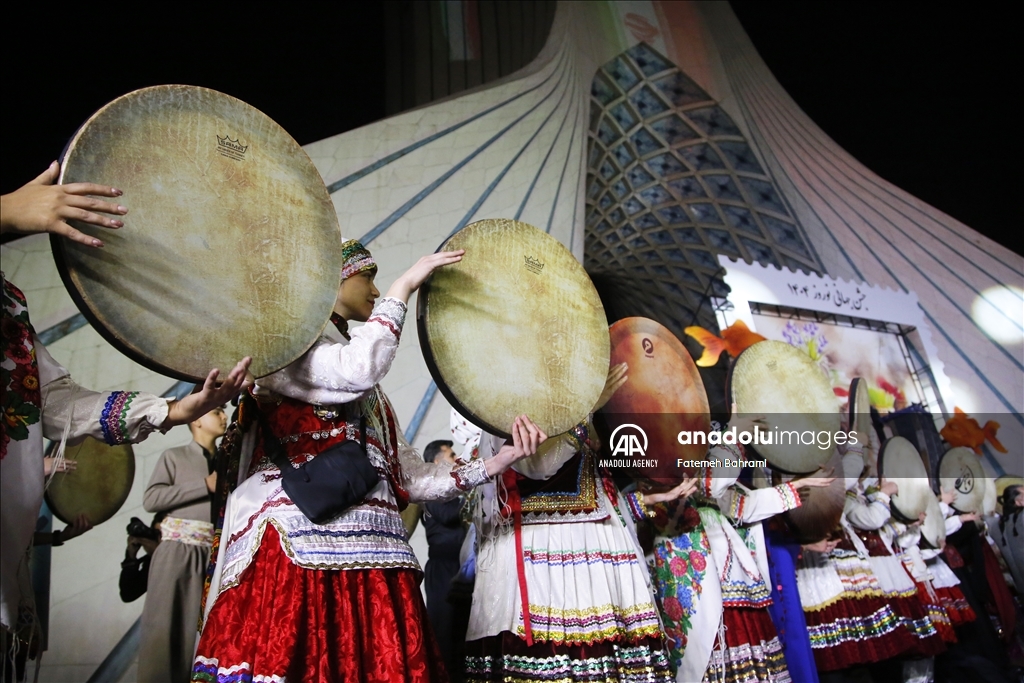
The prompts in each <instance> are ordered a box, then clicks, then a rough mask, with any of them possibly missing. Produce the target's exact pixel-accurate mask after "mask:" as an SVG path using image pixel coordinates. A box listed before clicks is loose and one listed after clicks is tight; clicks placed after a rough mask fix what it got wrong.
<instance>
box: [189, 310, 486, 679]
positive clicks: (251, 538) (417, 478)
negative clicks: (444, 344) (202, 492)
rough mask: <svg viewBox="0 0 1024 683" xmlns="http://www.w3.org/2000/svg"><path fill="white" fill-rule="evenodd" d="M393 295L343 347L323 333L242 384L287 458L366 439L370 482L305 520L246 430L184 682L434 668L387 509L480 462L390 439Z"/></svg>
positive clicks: (411, 578) (399, 530)
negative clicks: (437, 457) (385, 385)
mask: <svg viewBox="0 0 1024 683" xmlns="http://www.w3.org/2000/svg"><path fill="white" fill-rule="evenodd" d="M405 315H406V305H405V304H404V303H403V302H401V301H399V300H396V299H389V298H384V299H381V300H380V301H378V302H377V305H376V306H375V307H374V309H373V313H372V315H371V317H370V318H369V320H368V321H367V322H366V324H365V325H362V326H361V327H359V328H358V329H356V330H355V331H354V332H352V334H351V341H350V343H348V344H347V345H346V344H345V343H344V340H343V339H342V338H341V335H340V334H339V333H338V332H335V331H333V330H332V331H329V332H327V333H325V336H324V337H323V338H321V339H320V340H319V341H318V342H317V343H316V344H314V346H313V347H312V348H311V349H310V350H309V351H308V352H306V354H305V355H303V356H302V357H301V358H300V359H299V360H297V361H296V362H294V363H292V364H291V365H290V366H288V367H287V368H285V369H283V370H281V371H279V372H276V373H274V374H272V375H270V376H268V377H264V378H261V379H260V380H259V381H258V382H257V384H256V386H255V388H254V390H253V396H254V397H255V398H256V400H257V403H258V409H259V410H260V411H261V412H262V413H263V415H264V416H265V417H266V419H267V421H268V423H269V425H270V427H271V429H272V431H273V433H274V436H275V437H277V438H278V439H279V440H280V441H281V442H282V444H283V445H284V447H285V449H286V452H287V455H288V457H289V458H290V459H291V460H292V462H293V464H300V463H302V462H305V461H307V460H310V459H312V458H315V457H316V456H317V455H318V454H319V453H322V452H323V451H324V450H326V449H327V448H329V447H331V446H333V445H335V444H338V443H341V442H343V441H345V440H347V439H358V438H359V434H358V428H359V419H358V416H359V414H360V413H361V414H363V415H365V416H366V418H367V419H366V443H367V453H368V456H369V458H370V461H371V462H372V463H373V464H374V466H375V467H376V468H377V470H378V472H379V473H380V475H381V479H380V482H379V483H378V484H377V486H376V487H375V488H374V489H373V490H372V491H371V492H370V493H369V494H368V495H367V496H366V498H365V499H364V500H363V501H362V502H361V503H359V504H357V505H355V506H353V507H351V508H349V509H348V510H346V511H345V512H343V513H342V514H341V515H339V516H338V517H337V518H335V519H333V520H331V521H330V522H328V523H326V524H314V523H313V522H311V521H310V520H309V519H307V518H306V516H305V515H303V514H302V512H300V511H299V509H298V508H297V507H296V506H295V505H294V504H293V503H292V502H291V500H290V499H289V498H288V497H287V496H286V495H285V493H284V491H283V490H282V488H281V481H280V478H281V475H280V470H279V469H278V468H277V467H276V466H275V465H274V464H273V463H272V462H270V460H269V459H268V458H267V456H266V455H265V454H264V452H263V448H262V440H261V438H257V435H256V433H255V432H256V429H255V425H254V429H253V430H252V431H250V432H249V433H247V434H246V435H245V437H244V439H243V442H242V443H243V453H244V454H245V455H248V454H251V458H249V457H244V458H243V461H242V463H241V466H240V469H239V471H240V472H241V473H242V475H241V476H242V479H243V480H242V481H241V482H240V483H239V485H238V488H237V489H235V491H234V492H233V493H232V494H231V495H230V497H229V498H228V503H227V509H226V512H225V518H224V528H223V532H222V534H221V537H220V538H221V540H220V545H219V550H218V559H217V566H216V570H215V572H214V575H213V579H212V582H211V589H210V593H209V596H210V597H209V600H208V603H207V606H206V610H207V614H206V617H205V623H204V626H203V632H202V636H201V639H200V642H199V647H198V651H197V654H196V659H195V665H194V670H193V674H192V679H193V680H196V681H284V680H285V679H286V678H287V680H289V681H293V680H294V681H342V680H344V681H382V682H383V681H432V680H445V679H446V678H447V677H446V675H445V673H444V669H443V666H442V665H441V662H440V655H439V653H438V650H437V644H436V642H435V641H434V638H433V635H432V634H431V632H430V628H429V626H428V624H427V614H426V608H425V607H424V604H423V598H422V595H421V593H420V589H419V581H420V577H421V570H420V566H419V563H418V562H417V561H416V557H415V555H414V554H413V551H412V548H410V547H409V544H408V542H407V541H406V534H405V527H404V526H403V524H402V518H401V516H400V514H399V512H400V510H401V509H402V508H404V507H405V505H406V504H407V503H408V502H409V501H410V500H415V501H431V500H445V499H449V498H452V497H454V496H456V495H458V494H459V493H460V492H461V491H465V490H468V489H470V488H472V487H473V486H476V485H478V484H480V483H482V482H484V481H486V479H487V476H486V473H485V470H484V464H483V462H482V461H475V462H473V463H469V464H466V465H462V466H459V467H456V468H454V469H453V468H450V467H449V466H447V465H444V464H441V463H425V462H423V459H422V458H421V457H420V456H419V455H418V454H417V453H416V452H415V451H414V450H412V448H410V447H409V446H408V444H406V443H405V442H404V440H402V438H401V437H400V434H399V431H398V425H397V424H396V421H395V417H394V413H393V411H392V409H391V406H390V404H389V403H388V401H387V399H386V398H385V397H384V394H383V393H382V392H381V391H380V389H379V388H378V387H377V383H378V382H379V381H380V380H381V379H382V378H383V377H384V375H385V374H386V373H387V371H388V369H389V368H390V367H391V362H392V360H393V359H394V356H395V352H396V350H397V348H398V341H399V335H400V334H401V330H402V325H403V323H404V320H405Z"/></svg>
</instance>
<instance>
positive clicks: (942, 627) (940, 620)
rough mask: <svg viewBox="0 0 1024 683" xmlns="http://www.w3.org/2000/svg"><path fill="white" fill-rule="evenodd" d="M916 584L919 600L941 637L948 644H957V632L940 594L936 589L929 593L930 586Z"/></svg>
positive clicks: (916, 582) (917, 582)
mask: <svg viewBox="0 0 1024 683" xmlns="http://www.w3.org/2000/svg"><path fill="white" fill-rule="evenodd" d="M914 584H915V585H916V586H917V598H918V600H920V601H921V604H922V605H924V608H925V610H926V611H927V612H928V619H929V620H931V622H932V625H933V626H934V627H935V630H936V631H937V632H938V634H939V637H940V638H942V640H943V641H945V642H947V643H955V642H956V631H954V630H953V624H952V623H951V622H950V619H949V614H948V613H947V612H946V608H945V607H943V606H942V600H941V599H940V598H939V595H938V592H936V591H935V589H934V588H932V590H931V592H929V590H928V586H927V585H925V584H923V583H921V582H920V581H915V582H914Z"/></svg>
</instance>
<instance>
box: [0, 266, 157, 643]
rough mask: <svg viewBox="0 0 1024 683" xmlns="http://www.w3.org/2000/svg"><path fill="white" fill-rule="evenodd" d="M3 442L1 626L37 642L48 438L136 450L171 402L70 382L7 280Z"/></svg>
mask: <svg viewBox="0 0 1024 683" xmlns="http://www.w3.org/2000/svg"><path fill="white" fill-rule="evenodd" d="M3 345H4V359H3V364H2V366H0V367H2V373H0V374H2V376H0V386H2V387H3V410H4V419H3V421H2V423H0V424H2V427H3V430H2V431H3V434H2V443H0V526H2V531H0V622H2V626H3V630H4V632H5V640H6V634H7V633H14V634H16V636H17V637H18V638H19V639H21V640H24V641H26V642H27V641H28V640H29V639H30V638H31V635H32V633H33V630H34V627H33V624H34V623H35V604H34V600H33V595H32V587H31V581H30V577H29V574H28V553H29V551H30V547H31V544H32V534H33V532H34V531H35V526H36V518H37V517H38V516H39V508H40V506H41V505H42V502H43V479H44V477H43V438H44V437H45V438H47V439H50V440H53V441H58V442H59V441H60V440H61V439H62V437H63V436H65V434H66V435H67V441H68V443H70V444H75V443H77V442H79V441H81V440H82V439H84V438H85V437H86V436H92V437H94V438H96V439H100V440H103V441H105V442H106V443H108V444H112V445H113V444H120V443H128V442H131V443H135V442H138V441H142V440H143V439H145V438H146V436H148V435H149V434H150V433H151V432H153V431H154V430H156V429H159V426H160V425H161V424H163V422H164V420H165V419H166V418H167V403H168V402H167V400H166V399H163V398H160V397H158V396H153V395H151V394H144V393H140V392H137V391H114V392H95V391H90V390H88V389H84V388H82V387H80V386H78V385H77V384H75V382H74V381H73V380H72V379H71V377H70V376H69V374H68V371H67V370H66V369H64V368H63V367H62V366H61V365H60V364H59V363H57V362H56V361H55V360H54V359H53V358H52V357H51V356H50V354H49V353H47V351H46V349H45V348H44V347H43V345H42V343H41V342H40V341H39V339H38V338H37V337H36V336H35V331H34V330H33V328H32V324H31V322H30V321H29V316H28V308H27V304H26V301H25V296H24V295H23V294H22V293H21V291H20V290H19V289H18V288H17V287H15V286H14V285H12V284H11V283H10V282H8V281H7V280H6V279H4V284H3Z"/></svg>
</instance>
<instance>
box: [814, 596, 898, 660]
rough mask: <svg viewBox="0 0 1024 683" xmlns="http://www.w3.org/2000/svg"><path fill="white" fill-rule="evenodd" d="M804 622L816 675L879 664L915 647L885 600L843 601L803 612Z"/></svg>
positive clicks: (875, 598) (861, 599)
mask: <svg viewBox="0 0 1024 683" xmlns="http://www.w3.org/2000/svg"><path fill="white" fill-rule="evenodd" d="M804 619H805V620H806V621H807V630H808V632H809V633H810V636H811V648H812V649H813V651H814V661H815V663H816V664H817V666H818V670H819V671H837V670H839V669H845V668H847V667H850V666H853V665H854V664H870V663H873V662H880V661H882V660H884V659H889V658H890V657H895V656H897V655H899V654H901V653H903V652H906V651H907V650H909V649H910V648H912V647H913V646H914V645H915V643H916V638H915V637H914V635H913V634H912V633H911V632H910V630H909V629H907V628H906V627H905V626H904V624H903V621H902V620H901V619H900V616H899V615H898V614H897V613H896V612H895V611H894V610H893V608H892V606H891V605H890V604H889V602H888V600H886V599H885V598H880V597H871V598H852V597H843V598H840V599H839V600H837V601H836V602H834V603H832V604H831V605H829V606H828V607H825V608H823V609H820V610H815V611H813V612H812V611H807V612H804Z"/></svg>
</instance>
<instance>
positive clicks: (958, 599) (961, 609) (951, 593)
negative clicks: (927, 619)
mask: <svg viewBox="0 0 1024 683" xmlns="http://www.w3.org/2000/svg"><path fill="white" fill-rule="evenodd" d="M935 595H937V596H938V597H939V603H940V604H941V605H942V607H943V609H945V610H946V614H948V615H949V622H950V623H951V624H952V625H953V628H956V627H958V626H963V625H964V624H969V623H971V622H972V621H974V620H975V619H977V615H975V614H974V610H973V609H971V605H970V603H968V602H967V598H966V597H964V592H963V591H962V590H960V587H959V586H949V587H948V588H936V589H935Z"/></svg>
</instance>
